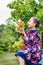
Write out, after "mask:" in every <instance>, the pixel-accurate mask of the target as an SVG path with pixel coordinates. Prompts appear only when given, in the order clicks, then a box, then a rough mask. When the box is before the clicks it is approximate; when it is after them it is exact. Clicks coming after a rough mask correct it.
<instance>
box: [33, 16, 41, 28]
mask: <svg viewBox="0 0 43 65" xmlns="http://www.w3.org/2000/svg"><path fill="white" fill-rule="evenodd" d="M32 18H33V20H34V23H36V25H35V27H36V28H38V27H39V26H40V21H39V19H38V18H37V17H32Z"/></svg>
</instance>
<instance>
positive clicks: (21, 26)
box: [18, 19, 24, 32]
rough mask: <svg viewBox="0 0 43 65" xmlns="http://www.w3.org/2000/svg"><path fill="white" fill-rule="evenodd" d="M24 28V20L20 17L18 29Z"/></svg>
mask: <svg viewBox="0 0 43 65" xmlns="http://www.w3.org/2000/svg"><path fill="white" fill-rule="evenodd" d="M23 30H24V22H23V21H22V20H21V19H19V20H18V31H20V32H22V31H23Z"/></svg>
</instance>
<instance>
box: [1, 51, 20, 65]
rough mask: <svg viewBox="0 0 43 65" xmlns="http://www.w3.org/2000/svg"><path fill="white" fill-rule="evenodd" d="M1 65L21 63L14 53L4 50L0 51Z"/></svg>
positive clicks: (17, 64)
mask: <svg viewBox="0 0 43 65" xmlns="http://www.w3.org/2000/svg"><path fill="white" fill-rule="evenodd" d="M0 65H19V62H18V60H17V58H16V57H15V56H14V53H10V52H3V53H0Z"/></svg>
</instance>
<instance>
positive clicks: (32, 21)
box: [28, 18, 36, 28]
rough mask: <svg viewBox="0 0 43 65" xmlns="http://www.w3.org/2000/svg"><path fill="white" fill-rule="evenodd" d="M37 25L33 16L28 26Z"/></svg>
mask: <svg viewBox="0 0 43 65" xmlns="http://www.w3.org/2000/svg"><path fill="white" fill-rule="evenodd" d="M35 25H36V23H34V19H33V18H31V19H30V20H29V22H28V27H29V28H32V27H35Z"/></svg>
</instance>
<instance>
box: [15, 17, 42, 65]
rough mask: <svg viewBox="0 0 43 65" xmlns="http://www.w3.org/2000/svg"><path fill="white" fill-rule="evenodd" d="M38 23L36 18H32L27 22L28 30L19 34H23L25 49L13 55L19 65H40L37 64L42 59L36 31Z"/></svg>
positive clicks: (38, 36)
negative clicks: (26, 64)
mask: <svg viewBox="0 0 43 65" xmlns="http://www.w3.org/2000/svg"><path fill="white" fill-rule="evenodd" d="M39 25H40V23H39V20H38V19H37V18H36V17H32V18H31V19H30V20H29V22H28V27H29V29H28V30H25V31H23V32H19V33H21V34H24V43H25V45H26V47H25V48H24V49H23V50H20V51H19V52H17V53H16V54H15V56H16V57H17V58H18V60H19V62H20V65H25V62H27V63H28V64H29V65H40V64H39V62H40V61H41V58H42V52H41V44H40V33H39V31H38V27H39Z"/></svg>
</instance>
